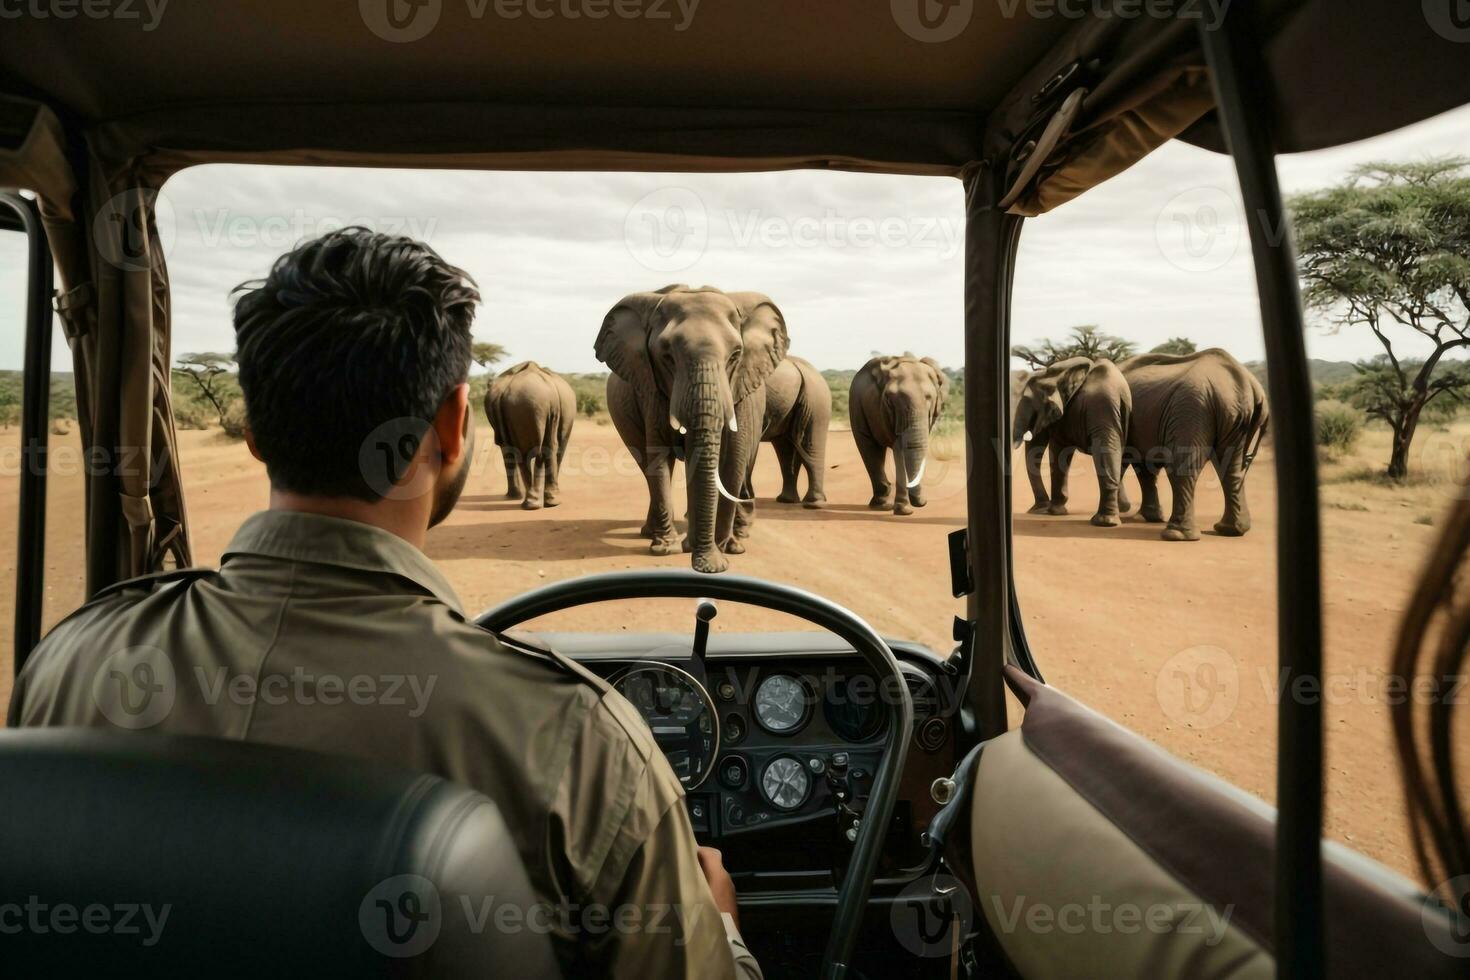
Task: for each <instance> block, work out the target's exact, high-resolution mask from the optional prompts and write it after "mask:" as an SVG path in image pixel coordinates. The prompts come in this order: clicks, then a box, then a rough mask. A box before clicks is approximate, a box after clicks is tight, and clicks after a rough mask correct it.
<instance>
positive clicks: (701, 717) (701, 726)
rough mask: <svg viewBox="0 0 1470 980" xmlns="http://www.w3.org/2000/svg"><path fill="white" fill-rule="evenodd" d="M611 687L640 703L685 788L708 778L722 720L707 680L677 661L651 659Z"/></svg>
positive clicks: (619, 676)
mask: <svg viewBox="0 0 1470 980" xmlns="http://www.w3.org/2000/svg"><path fill="white" fill-rule="evenodd" d="M613 689H614V690H616V691H617V692H618V693H619V694H621V695H622V696H623V697H625V698H627V699H628V701H629V702H631V703H632V705H633V707H635V708H637V709H638V713H639V714H640V715H642V716H643V720H644V721H646V722H647V723H648V728H649V730H650V731H652V732H653V740H654V741H655V742H656V743H658V747H659V750H660V751H662V752H663V754H664V755H665V757H667V758H668V760H669V765H670V766H672V767H673V770H674V774H675V775H677V776H678V777H679V782H681V783H683V784H684V788H685V789H693V788H694V787H696V786H698V785H699V784H700V783H702V782H704V780H705V777H706V776H708V775H709V772H710V769H712V768H713V767H714V760H715V754H716V753H717V752H719V750H720V726H719V721H718V720H717V718H716V717H715V706H714V702H712V701H711V700H710V696H709V692H708V691H706V690H705V689H704V685H702V684H700V683H699V681H697V680H695V679H694V677H693V676H691V675H690V674H688V673H686V672H685V671H682V670H680V669H679V668H678V667H675V666H673V665H671V664H662V663H655V662H653V661H649V662H647V663H637V664H634V665H633V666H631V667H629V668H628V669H627V670H625V671H623V672H622V673H620V674H618V675H617V676H615V677H614V678H613Z"/></svg>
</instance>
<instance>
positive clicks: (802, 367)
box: [787, 357, 832, 467]
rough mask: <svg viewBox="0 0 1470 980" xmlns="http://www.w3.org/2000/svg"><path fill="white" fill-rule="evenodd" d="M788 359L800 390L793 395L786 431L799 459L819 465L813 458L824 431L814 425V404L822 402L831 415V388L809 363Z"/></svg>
mask: <svg viewBox="0 0 1470 980" xmlns="http://www.w3.org/2000/svg"><path fill="white" fill-rule="evenodd" d="M791 361H792V362H793V363H795V364H796V367H797V370H798V371H799V372H800V373H801V391H800V392H799V393H798V394H797V396H796V405H795V406H794V407H793V410H792V413H791V426H790V428H789V429H788V430H787V431H788V432H789V433H790V434H791V442H792V444H793V445H794V446H795V447H796V451H797V454H798V455H799V456H800V457H801V460H802V462H803V463H805V464H806V465H807V466H816V467H820V466H821V465H822V460H821V459H819V458H815V457H818V456H820V455H822V447H823V446H825V444H826V441H827V440H826V435H827V434H826V432H825V431H824V430H821V428H820V426H819V424H818V412H817V407H818V406H819V405H826V406H827V408H826V412H827V414H828V415H830V414H831V404H832V389H830V388H829V387H827V379H826V378H824V377H822V375H821V373H820V372H818V371H817V369H816V368H814V367H812V365H811V364H809V363H807V362H806V361H803V360H801V359H800V358H795V357H793V358H791Z"/></svg>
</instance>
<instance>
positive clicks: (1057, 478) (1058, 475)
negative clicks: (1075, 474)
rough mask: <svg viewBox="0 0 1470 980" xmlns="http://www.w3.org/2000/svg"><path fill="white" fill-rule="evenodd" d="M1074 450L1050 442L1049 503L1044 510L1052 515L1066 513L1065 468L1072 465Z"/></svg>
mask: <svg viewBox="0 0 1470 980" xmlns="http://www.w3.org/2000/svg"><path fill="white" fill-rule="evenodd" d="M1075 451H1076V450H1075V449H1074V448H1073V447H1071V446H1059V445H1057V444H1056V443H1052V444H1051V453H1050V457H1051V503H1050V504H1048V505H1047V508H1046V512H1047V513H1048V514H1051V515H1052V516H1053V517H1060V516H1061V515H1063V514H1065V513H1067V470H1069V469H1070V468H1071V466H1072V454H1073V453H1074V452H1075Z"/></svg>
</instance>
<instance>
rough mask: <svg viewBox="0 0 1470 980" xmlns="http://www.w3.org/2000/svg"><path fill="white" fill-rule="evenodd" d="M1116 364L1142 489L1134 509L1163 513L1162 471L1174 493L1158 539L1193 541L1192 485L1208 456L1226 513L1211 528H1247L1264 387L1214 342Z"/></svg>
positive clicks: (1153, 517)
mask: <svg viewBox="0 0 1470 980" xmlns="http://www.w3.org/2000/svg"><path fill="white" fill-rule="evenodd" d="M1118 368H1119V370H1121V371H1122V372H1123V377H1125V378H1127V379H1128V387H1129V389H1130V390H1131V391H1132V393H1133V418H1132V421H1131V422H1130V424H1129V431H1128V450H1127V452H1128V457H1129V463H1130V464H1131V465H1132V466H1133V469H1134V472H1136V473H1137V474H1138V483H1139V486H1140V487H1142V488H1143V503H1142V504H1141V505H1140V507H1139V511H1138V512H1139V513H1140V514H1141V515H1142V516H1143V518H1144V519H1145V520H1147V521H1152V522H1162V521H1163V520H1164V509H1163V506H1162V505H1161V504H1160V503H1159V490H1158V479H1159V471H1160V470H1163V471H1164V472H1165V473H1166V474H1168V477H1169V489H1170V490H1171V491H1172V492H1173V493H1172V495H1173V498H1174V500H1173V506H1174V511H1173V513H1172V514H1170V515H1169V524H1168V526H1167V527H1165V528H1164V533H1163V538H1164V540H1165V541H1197V540H1199V528H1198V526H1196V524H1195V522H1194V485H1195V481H1196V480H1198V478H1199V474H1200V471H1201V470H1202V469H1204V465H1205V462H1206V461H1207V460H1208V461H1209V462H1210V463H1212V464H1213V465H1214V467H1215V472H1216V473H1217V474H1218V475H1219V477H1220V485H1221V488H1222V489H1223V490H1224V491H1225V514H1224V516H1223V517H1221V518H1220V520H1219V522H1218V523H1217V524H1216V525H1215V533H1216V534H1223V535H1226V536H1236V535H1241V534H1244V533H1246V532H1247V531H1249V530H1250V527H1251V515H1250V508H1249V507H1247V506H1246V503H1245V472H1246V470H1247V469H1248V468H1249V467H1250V464H1251V459H1252V458H1253V457H1254V456H1255V453H1256V449H1257V447H1259V446H1260V443H1261V439H1262V437H1263V436H1264V435H1265V433H1266V427H1267V423H1268V422H1269V420H1270V412H1269V411H1268V409H1267V405H1266V391H1265V389H1264V388H1262V387H1261V383H1260V382H1259V381H1257V380H1256V376H1255V375H1253V374H1251V373H1250V372H1249V371H1247V370H1246V369H1245V366H1244V365H1242V364H1241V363H1240V362H1239V361H1237V360H1236V359H1235V358H1233V357H1231V356H1230V354H1229V353H1227V352H1226V351H1223V350H1221V349H1220V348H1218V347H1211V348H1210V349H1208V350H1202V351H1199V352H1198V353H1195V354H1139V355H1138V356H1137V357H1130V358H1128V359H1127V360H1126V361H1123V362H1122V363H1121V364H1119V365H1118Z"/></svg>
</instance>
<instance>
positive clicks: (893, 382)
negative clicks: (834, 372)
mask: <svg viewBox="0 0 1470 980" xmlns="http://www.w3.org/2000/svg"><path fill="white" fill-rule="evenodd" d="M948 393H949V378H947V377H946V376H945V374H944V371H943V370H941V369H940V367H939V364H938V362H937V361H935V360H934V359H933V358H931V357H925V358H918V357H915V356H914V355H913V354H907V353H906V354H904V355H903V356H901V357H875V358H873V359H872V360H870V361H868V363H867V364H864V365H863V367H862V370H860V371H858V373H857V374H856V375H854V376H853V379H852V387H851V388H850V389H849V390H848V416H849V418H850V420H851V423H852V437H853V439H854V441H856V442H857V448H858V453H859V454H860V455H861V456H862V458H863V465H864V466H866V467H867V469H868V478H869V479H870V480H871V481H872V484H873V498H872V499H871V500H869V501H868V506H869V507H872V508H875V509H878V510H882V509H885V508H887V507H889V506H892V507H893V512H894V513H895V514H912V513H913V512H914V507H922V506H924V503H925V500H924V489H923V483H922V481H923V479H924V466H925V463H926V461H927V458H928V455H929V433H930V431H931V430H933V428H934V423H936V422H938V421H939V415H940V413H941V412H942V411H943V410H944V399H945V396H946V395H947V394H948ZM889 449H892V450H893V471H894V474H893V475H894V478H895V479H894V482H893V483H892V484H890V483H889V482H888V474H887V457H888V450H889ZM895 488H896V489H895ZM890 492H892V493H893V499H892V502H891V503H890V501H889V493H890ZM911 505H912V506H911Z"/></svg>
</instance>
